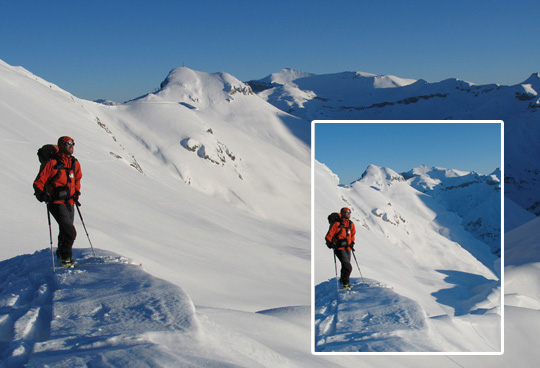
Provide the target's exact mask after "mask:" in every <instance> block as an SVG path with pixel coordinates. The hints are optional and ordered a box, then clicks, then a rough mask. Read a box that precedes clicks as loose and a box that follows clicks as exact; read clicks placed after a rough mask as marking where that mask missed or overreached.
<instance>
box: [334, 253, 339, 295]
mask: <svg viewBox="0 0 540 368" xmlns="http://www.w3.org/2000/svg"><path fill="white" fill-rule="evenodd" d="M334 267H335V269H336V288H337V292H338V293H339V283H338V280H337V262H336V252H334Z"/></svg>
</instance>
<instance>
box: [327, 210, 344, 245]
mask: <svg viewBox="0 0 540 368" xmlns="http://www.w3.org/2000/svg"><path fill="white" fill-rule="evenodd" d="M336 222H339V223H340V225H339V228H340V229H350V225H349V226H348V227H347V226H344V225H343V224H342V223H341V215H340V214H339V213H337V212H332V213H331V214H330V215H328V224H330V226H329V227H328V231H330V229H331V228H332V226H333V225H334V224H335V223H336ZM336 235H337V234H336ZM334 237H335V235H334ZM345 242H346V241H345ZM347 245H348V244H337V242H336V239H335V238H334V239H332V243H329V242H328V241H326V246H327V247H328V248H337V247H341V246H345V247H346V246H347Z"/></svg>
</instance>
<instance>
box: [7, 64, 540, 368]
mask: <svg viewBox="0 0 540 368" xmlns="http://www.w3.org/2000/svg"><path fill="white" fill-rule="evenodd" d="M396 88H401V87H396ZM396 88H387V89H388V90H391V89H396ZM251 90H252V91H253V89H251ZM308 133H309V123H307V122H306V121H305V120H302V119H299V118H298V117H294V116H291V115H290V114H288V113H286V112H283V111H281V110H279V109H277V108H276V107H274V106H272V105H270V104H268V103H267V102H265V101H264V100H262V99H261V98H260V97H259V96H257V95H255V94H252V93H250V88H249V86H247V85H246V84H244V83H242V82H240V81H238V80H237V79H236V78H234V77H232V76H230V75H228V74H226V73H215V74H209V73H202V72H196V71H193V70H189V69H186V68H179V69H175V70H173V71H172V72H171V73H170V75H169V76H168V77H167V78H166V80H165V81H164V82H163V83H162V85H161V88H160V89H159V90H158V91H156V92H155V93H151V94H148V95H146V96H143V97H141V98H138V99H136V100H133V101H130V102H128V103H124V104H116V105H114V104H113V105H108V106H107V105H104V104H100V103H94V102H90V101H85V100H81V99H79V98H77V97H76V96H73V95H71V94H70V93H69V92H66V91H63V90H62V89H60V88H59V87H57V86H55V85H54V84H52V83H49V82H47V81H45V80H43V79H41V78H39V77H38V76H35V75H33V74H32V73H30V72H28V71H27V70H25V69H24V68H21V67H13V66H10V65H8V64H6V63H4V62H1V61H0V137H1V140H2V145H0V153H1V154H2V157H3V158H4V159H3V160H2V163H1V164H0V165H1V170H2V180H0V189H1V190H2V192H3V193H4V200H3V211H1V213H0V231H1V232H2V241H1V243H0V249H2V256H1V257H0V258H1V259H2V260H4V261H2V262H1V263H0V356H1V360H0V366H6V367H22V366H24V365H28V366H33V367H39V366H44V365H45V364H48V365H51V366H52V365H54V366H55V367H62V366H66V367H72V366H85V365H94V364H95V365H98V366H102V367H108V366H110V367H113V366H114V367H117V366H135V365H139V366H145V365H146V366H167V365H169V366H179V365H184V366H204V367H208V366H216V367H227V366H230V367H233V366H235V367H237V366H246V367H247V366H249V367H252V366H265V367H356V366H359V365H362V366H366V367H381V366H382V367H386V366H392V367H398V368H399V367H410V366H415V367H432V366H434V365H436V366H439V367H443V368H445V367H455V366H456V364H457V365H461V366H463V367H469V366H470V367H497V366H500V367H503V366H508V365H510V364H512V365H513V366H519V365H520V364H519V363H520V362H524V363H523V364H524V365H523V366H524V367H528V366H531V365H530V364H528V363H531V364H532V362H536V361H537V360H538V358H539V356H538V352H536V351H535V350H530V349H527V347H528V346H530V344H531V342H530V341H529V340H527V338H528V336H535V331H536V329H537V328H538V326H537V324H535V323H534V321H537V320H539V319H538V316H537V310H535V308H537V307H536V306H535V305H536V304H535V303H540V301H538V297H537V295H536V294H535V290H536V289H535V286H534V283H530V282H527V281H523V280H524V277H525V280H526V277H528V276H529V275H531V274H532V275H534V267H536V266H535V264H534V262H535V261H534V260H532V261H529V260H527V259H526V258H525V259H521V260H520V261H519V265H516V266H515V273H513V274H512V278H508V280H510V281H512V282H513V284H512V290H511V292H512V295H511V300H512V304H511V305H512V306H513V307H512V309H511V310H509V311H507V313H506V326H505V331H506V336H507V340H508V341H507V343H506V347H505V348H506V350H505V351H506V353H505V355H504V356H502V357H501V356H483V357H482V356H463V357H446V356H372V357H356V356H314V355H312V354H311V352H310V345H312V341H313V339H312V337H311V325H312V323H311V321H310V318H309V310H310V304H311V302H310V296H311V288H310V282H309V281H310V279H309V277H310V253H311V252H310V244H309V243H310V242H309V239H310V226H309V219H310V216H309V214H310V179H309V176H310V167H309V146H308V144H306V143H307V142H308V137H309V134H308ZM61 135H70V136H72V137H73V138H74V139H75V141H76V147H75V155H76V156H77V158H78V159H79V161H80V162H81V165H82V171H83V182H82V184H83V190H82V196H81V202H82V204H83V206H82V208H81V210H82V213H83V215H84V220H85V223H86V226H87V228H88V231H89V235H90V237H91V239H92V243H93V244H94V246H95V247H96V253H97V256H98V257H97V258H94V257H92V256H90V250H89V249H86V248H87V247H88V245H87V244H88V241H87V240H88V239H86V234H85V233H84V231H83V229H82V227H81V225H80V222H79V221H78V220H76V226H77V229H78V231H79V235H78V238H77V240H76V243H75V248H76V253H75V255H76V258H77V259H78V260H79V262H80V264H81V266H80V267H79V268H78V269H74V270H62V271H59V272H57V273H56V274H52V272H51V271H52V270H51V265H50V262H51V257H50V255H51V254H50V249H49V245H50V243H49V229H48V226H47V217H46V216H47V213H46V211H45V207H44V206H43V204H40V203H38V202H37V201H36V200H35V199H34V198H33V196H32V186H31V184H32V181H33V179H34V177H35V175H36V173H37V170H38V166H39V164H38V161H37V157H36V150H37V148H38V147H39V146H41V145H43V144H45V143H54V142H55V141H56V139H57V138H58V137H59V136H61ZM392 175H394V174H392ZM397 175H398V176H399V174H397ZM323 176H325V177H327V179H328V181H329V182H330V183H331V184H332V185H331V188H333V190H350V191H352V190H354V188H353V187H354V186H352V187H351V188H348V189H347V188H338V189H335V187H336V183H337V182H335V181H333V179H332V178H333V176H332V174H331V173H329V174H328V175H326V174H324V175H323ZM396 183H398V182H396ZM399 183H401V184H403V183H402V182H399ZM355 185H359V184H358V183H357V184H355ZM408 188H409V189H408V190H407V191H404V194H407V195H408V194H410V193H411V192H412V191H413V190H415V189H414V188H413V187H411V186H410V185H408ZM416 192H418V191H416ZM413 193H414V192H413ZM323 195H324V196H328V198H327V199H325V201H328V203H327V205H326V204H325V206H326V208H332V209H334V208H335V207H336V206H339V205H341V204H342V199H341V197H339V196H338V197H337V198H336V197H335V191H329V192H328V193H323ZM395 195H396V196H397V195H398V192H396V193H395ZM423 195H426V196H427V195H428V194H427V193H424V194H423ZM377 198H378V199H382V198H383V197H374V199H373V201H374V204H375V202H377V208H379V209H380V210H384V211H386V212H385V213H386V214H387V216H386V217H387V218H390V219H392V217H391V216H393V213H392V212H390V209H389V208H386V207H384V206H385V205H387V203H386V204H385V202H380V203H379V202H378V201H377ZM352 199H354V198H352ZM351 203H352V204H353V205H354V202H352V201H351ZM391 203H393V206H394V207H397V203H399V201H398V200H397V198H396V199H395V200H394V202H391ZM354 207H355V209H356V208H360V207H359V206H356V205H355V206H354ZM325 211H326V209H325ZM430 211H431V210H425V211H421V212H420V213H418V214H414V219H415V220H416V219H418V220H419V221H424V223H426V222H427V221H428V220H429V216H430V213H431V212H430ZM398 212H400V213H401V212H403V213H404V214H408V212H407V211H399V210H398ZM326 215H327V213H326V212H325V213H324V215H323V216H322V221H323V222H325V221H326ZM431 215H433V213H431ZM383 216H384V214H383ZM318 218H321V217H320V216H319V217H318ZM373 220H377V221H380V222H379V223H377V224H378V226H380V228H377V227H373V230H372V231H371V232H368V234H371V235H370V236H372V240H374V241H373V244H376V242H375V241H376V240H380V239H381V235H380V231H379V230H380V229H384V228H385V227H388V226H395V225H393V224H391V223H389V222H386V221H383V220H382V217H378V216H376V215H373ZM414 222H415V221H412V220H411V221H410V223H406V224H405V225H406V227H404V226H400V227H396V228H398V229H399V230H398V231H400V232H403V230H404V229H406V230H408V231H409V232H410V230H414V231H413V232H411V234H412V235H411V236H413V237H415V239H418V241H419V244H418V246H419V247H420V248H421V249H422V250H423V251H424V252H425V254H423V257H422V258H421V259H416V258H415V257H414V253H415V252H418V251H419V250H418V249H412V246H414V248H416V244H414V243H409V244H407V245H409V246H411V249H409V250H407V248H406V247H405V246H404V247H403V249H402V248H400V247H399V243H397V242H395V241H396V239H392V238H386V237H384V239H386V240H387V241H389V242H388V243H384V244H385V246H384V247H381V248H380V249H379V250H376V249H375V248H372V249H371V250H370V251H369V252H366V253H365V254H362V257H371V258H366V259H360V258H359V261H360V262H361V263H360V264H361V266H362V270H363V272H364V276H365V277H366V278H372V279H377V280H378V281H379V282H383V283H387V284H391V285H392V286H393V287H394V290H393V293H395V294H396V295H399V296H400V297H399V298H397V297H396V298H397V299H398V300H402V301H404V300H411V301H412V302H411V304H410V305H421V306H422V310H424V311H426V312H428V313H429V315H428V314H426V318H430V323H431V324H427V325H429V326H435V327H434V328H435V330H434V331H435V332H436V334H435V335H432V336H441V335H442V336H444V338H443V341H442V347H443V348H448V347H450V348H452V347H456V348H458V349H460V350H461V349H462V350H467V349H470V347H467V346H463V345H467V342H470V343H471V344H472V346H473V348H475V349H478V350H482V351H491V350H489V348H488V347H486V346H487V344H489V345H492V347H493V351H494V350H496V349H497V346H496V344H497V343H498V341H497V339H496V338H495V336H496V334H497V331H498V327H499V325H498V322H497V321H498V318H499V316H498V314H497V308H496V307H494V306H495V305H496V304H497V300H498V298H497V291H496V290H497V289H496V287H494V283H496V282H497V278H498V275H497V274H496V273H495V272H494V269H496V267H495V268H493V267H490V266H489V265H488V264H489V260H490V259H491V257H494V256H493V255H492V254H491V253H490V252H489V250H486V252H485V257H486V259H487V260H486V259H483V261H482V262H481V261H478V259H482V257H480V256H478V258H475V257H472V256H471V254H470V252H468V251H466V250H464V249H463V248H461V250H459V249H460V247H458V246H457V245H456V244H453V243H451V242H450V241H448V240H444V236H441V237H440V238H437V239H438V243H437V244H436V246H435V247H434V248H433V247H429V246H428V244H427V243H426V241H423V240H422V239H420V237H419V236H420V235H419V234H421V231H418V232H416V230H415V229H417V226H420V225H414V226H413V225H411V224H412V223H414ZM323 225H324V226H323ZM323 225H321V226H317V229H318V230H317V231H325V230H326V229H324V228H325V227H327V225H326V224H325V223H324V224H323ZM433 228H435V227H433ZM320 229H322V230H320ZM520 229H521V228H519V229H516V230H515V231H517V232H518V233H519V234H522V232H521V230H520ZM440 230H441V231H442V232H443V233H444V231H443V228H442V227H441V228H440ZM533 230H534V228H533V227H530V228H528V231H529V233H527V234H528V235H527V236H526V237H525V238H523V239H521V238H520V239H518V240H516V246H517V247H518V248H519V250H520V251H522V252H523V254H532V253H534V246H535V244H538V242H537V241H535V240H536V239H537V238H538V237H537V236H536V235H535V233H534V231H533ZM55 231H56V228H55V224H54V223H53V234H54V233H55ZM362 231H363V230H362ZM366 231H367V230H366ZM422 231H423V230H422ZM464 231H465V230H464ZM464 234H465V235H466V234H469V235H470V233H468V232H466V231H465V233H464ZM384 239H383V240H384ZM468 239H470V242H471V244H472V243H473V242H478V240H477V239H476V238H474V237H472V236H470V238H468ZM366 240H370V238H369V237H368V238H366ZM392 241H394V242H392ZM443 246H446V247H448V249H450V250H452V252H451V255H452V256H451V257H449V258H448V259H446V260H440V259H439V258H438V257H437V254H436V253H434V252H435V250H440V249H441V247H443ZM323 247H324V246H323ZM518 248H516V249H518ZM367 249H369V248H366V250H367ZM396 250H398V251H399V252H398V254H395V252H396ZM319 251H320V249H319V250H316V252H315V257H316V259H322V258H319ZM377 252H379V253H377ZM322 254H324V256H325V257H326V256H327V255H328V253H327V250H326V248H324V252H323V253H322ZM358 254H359V255H360V253H358ZM457 254H461V255H463V260H461V261H460V262H459V264H458V265H456V264H454V263H455V262H457V261H456V259H457V258H458V257H457ZM379 255H387V256H388V257H386V258H384V257H381V258H377V257H378V256H379ZM400 256H402V257H401V258H400ZM424 256H425V257H424ZM128 259H130V260H131V261H129V260H128ZM429 259H432V260H434V262H436V264H435V265H437V266H441V268H440V270H441V272H440V273H439V274H438V275H437V276H438V278H436V279H434V280H435V283H434V284H433V285H431V286H430V285H428V286H427V288H428V289H427V290H422V288H423V287H425V286H426V284H425V282H419V280H418V279H417V278H415V276H413V275H418V274H419V273H420V274H421V276H422V275H425V276H426V277H428V278H426V280H428V279H429V278H433V277H434V275H436V274H437V271H432V270H431V268H429V269H428V268H426V269H422V270H420V271H419V273H416V274H415V273H412V272H409V273H408V274H405V279H404V280H402V281H399V282H394V280H396V279H398V278H399V276H398V275H397V273H398V272H399V271H400V270H403V269H404V268H410V267H413V266H416V265H418V264H422V263H423V262H428V260H429ZM366 260H369V261H370V262H368V263H366V262H365V261H366ZM376 260H378V261H376ZM330 262H332V261H331V258H330ZM367 264H369V266H368V265H367ZM377 265H378V266H379V269H377V270H376V269H375V268H376V266H377ZM430 267H432V266H430ZM513 267H514V266H513ZM392 269H394V270H395V271H394V272H392V271H391V270H392ZM447 269H459V270H463V271H462V272H463V273H467V275H463V274H461V273H459V274H448V273H444V272H446V271H445V270H447ZM317 270H321V272H320V273H319V274H318V275H319V277H320V279H321V282H325V281H327V279H328V277H332V272H333V265H332V264H331V266H330V268H329V269H323V268H319V267H318V268H317ZM430 270H431V271H430ZM467 270H469V271H470V272H469V271H467ZM327 271H328V272H327ZM317 272H319V271H317ZM468 273H470V274H475V275H479V276H478V277H468ZM461 276H464V277H461ZM407 281H411V282H410V284H409V285H405V284H406V283H407ZM420 281H422V280H420ZM415 285H416V286H418V288H416V287H415ZM473 288H475V289H474V291H475V294H474V295H475V297H476V295H477V294H478V291H480V294H481V295H482V296H485V295H486V294H490V295H492V301H490V300H489V298H488V299H483V300H477V299H475V297H473V296H471V298H467V295H469V294H467V293H468V292H470V290H472V289H473ZM430 290H431V291H432V292H436V290H438V291H439V293H438V294H436V295H430V294H429V292H430ZM381 295H392V297H394V296H393V295H394V294H391V293H381ZM456 295H459V297H458V298H456ZM400 305H405V304H400ZM364 307H365V305H364ZM456 311H458V314H459V313H463V314H461V315H460V316H454V317H453V318H452V317H448V318H450V319H451V322H448V320H447V317H445V316H452V315H453V314H455V312H456ZM473 311H474V312H478V316H477V315H473V314H471V312H473ZM435 313H440V316H441V318H440V319H438V318H432V317H434V316H435ZM488 318H492V320H493V321H492V323H486V320H487V319H488ZM528 318H532V321H533V322H531V320H529V319H528ZM431 320H434V321H435V322H431ZM437 321H439V322H440V323H439V322H437ZM477 322H478V323H477ZM427 325H426V326H427ZM464 326H468V330H466V329H465V327H464ZM484 327H486V328H488V329H489V331H486V330H483V328H484ZM419 331H421V332H422V331H424V330H419ZM462 332H466V333H465V335H464V336H465V337H466V339H462V337H461V336H458V334H459V333H462ZM462 340H463V341H462ZM429 343H430V344H433V343H436V341H434V340H430V341H429ZM437 344H439V343H437ZM438 346H441V345H438Z"/></svg>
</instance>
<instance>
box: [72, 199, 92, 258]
mask: <svg viewBox="0 0 540 368" xmlns="http://www.w3.org/2000/svg"><path fill="white" fill-rule="evenodd" d="M75 206H76V207H77V212H79V217H80V218H81V222H82V226H83V227H84V232H85V233H86V237H87V238H88V242H89V243H90V248H92V253H94V257H96V252H95V251H94V246H93V245H92V241H91V240H90V235H88V231H87V230H86V225H85V224H84V220H83V217H82V214H81V210H80V209H79V204H78V203H75Z"/></svg>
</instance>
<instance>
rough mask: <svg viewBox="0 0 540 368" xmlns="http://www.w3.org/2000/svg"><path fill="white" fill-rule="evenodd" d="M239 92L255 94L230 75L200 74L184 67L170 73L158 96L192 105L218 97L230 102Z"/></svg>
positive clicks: (220, 73)
mask: <svg viewBox="0 0 540 368" xmlns="http://www.w3.org/2000/svg"><path fill="white" fill-rule="evenodd" d="M237 92H240V93H242V94H244V95H249V94H253V91H252V90H251V87H250V86H248V85H247V84H245V83H243V82H241V81H240V80H238V79H237V78H235V77H233V76H232V75H230V74H228V73H224V72H217V73H207V72H200V71H196V70H192V69H189V68H187V67H184V66H182V67H179V68H175V69H173V70H171V71H170V72H169V75H168V76H167V78H165V80H164V81H163V82H162V83H161V85H160V90H159V91H158V92H157V93H156V95H159V96H160V97H162V98H164V99H166V100H170V101H184V102H190V103H191V102H200V101H203V100H208V99H217V98H216V96H222V98H224V99H225V100H228V99H230V95H233V94H235V93H237Z"/></svg>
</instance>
